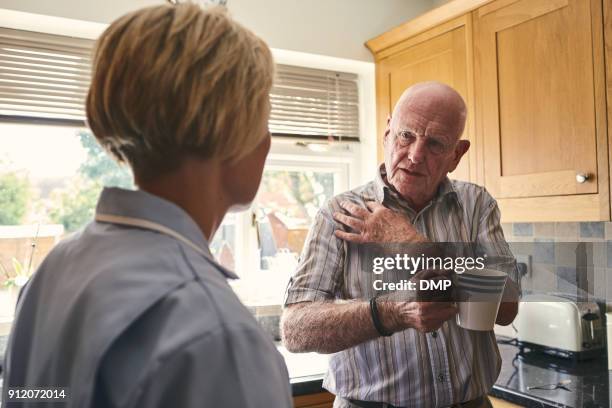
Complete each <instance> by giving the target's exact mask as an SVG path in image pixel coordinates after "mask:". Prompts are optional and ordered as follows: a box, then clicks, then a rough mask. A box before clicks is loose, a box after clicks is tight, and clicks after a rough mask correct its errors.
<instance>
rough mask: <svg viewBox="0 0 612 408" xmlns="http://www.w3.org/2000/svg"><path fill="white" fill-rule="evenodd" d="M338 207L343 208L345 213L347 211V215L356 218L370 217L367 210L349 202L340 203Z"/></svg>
mask: <svg viewBox="0 0 612 408" xmlns="http://www.w3.org/2000/svg"><path fill="white" fill-rule="evenodd" d="M366 205H367V202H366ZM340 206H341V207H342V208H344V209H345V210H346V211H348V212H349V214H351V215H352V216H354V217H357V218H361V219H365V218H366V217H367V216H369V215H370V212H369V211H368V210H366V209H365V208H363V207H360V206H358V205H357V204H355V203H353V202H350V201H342V202H341V203H340Z"/></svg>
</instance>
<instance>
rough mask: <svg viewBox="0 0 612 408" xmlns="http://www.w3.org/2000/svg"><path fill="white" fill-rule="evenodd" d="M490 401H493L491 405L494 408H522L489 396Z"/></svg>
mask: <svg viewBox="0 0 612 408" xmlns="http://www.w3.org/2000/svg"><path fill="white" fill-rule="evenodd" d="M489 400H490V401H491V405H493V408H520V405H516V404H513V403H511V402H508V401H504V400H501V399H499V398H495V397H491V396H489Z"/></svg>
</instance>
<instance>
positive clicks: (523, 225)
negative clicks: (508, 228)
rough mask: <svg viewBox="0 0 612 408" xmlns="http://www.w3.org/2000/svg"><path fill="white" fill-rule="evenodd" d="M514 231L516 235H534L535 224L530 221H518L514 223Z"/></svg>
mask: <svg viewBox="0 0 612 408" xmlns="http://www.w3.org/2000/svg"><path fill="white" fill-rule="evenodd" d="M512 233H513V235H514V236H516V237H525V236H532V235H533V224H532V223H530V222H516V223H514V224H512Z"/></svg>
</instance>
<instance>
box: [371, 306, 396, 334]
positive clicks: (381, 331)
mask: <svg viewBox="0 0 612 408" xmlns="http://www.w3.org/2000/svg"><path fill="white" fill-rule="evenodd" d="M370 314H371V315H372V323H374V328H375V329H376V331H377V332H378V334H380V335H381V336H384V337H389V336H391V335H392V334H393V332H392V331H388V330H386V329H385V328H384V326H383V324H382V322H381V321H380V316H379V315H378V306H377V305H376V296H372V298H371V299H370Z"/></svg>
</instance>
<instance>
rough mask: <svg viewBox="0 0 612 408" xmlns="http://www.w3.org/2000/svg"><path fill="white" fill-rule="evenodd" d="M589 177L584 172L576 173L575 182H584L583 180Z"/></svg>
mask: <svg viewBox="0 0 612 408" xmlns="http://www.w3.org/2000/svg"><path fill="white" fill-rule="evenodd" d="M588 179H589V175H588V174H586V173H577V174H576V182H577V183H580V184H582V183H584V182H585V181H587V180H588Z"/></svg>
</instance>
